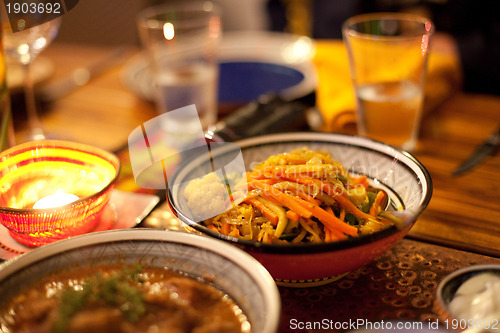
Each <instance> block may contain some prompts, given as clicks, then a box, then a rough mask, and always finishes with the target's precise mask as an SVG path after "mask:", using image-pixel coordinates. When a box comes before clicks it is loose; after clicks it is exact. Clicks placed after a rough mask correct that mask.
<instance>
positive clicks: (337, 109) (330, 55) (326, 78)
mask: <svg viewBox="0 0 500 333" xmlns="http://www.w3.org/2000/svg"><path fill="white" fill-rule="evenodd" d="M315 47H316V53H315V56H314V63H315V66H316V69H317V75H318V87H317V107H318V109H319V110H320V111H321V113H322V115H323V119H324V125H323V127H322V129H321V130H323V131H326V132H341V133H355V129H356V115H355V108H356V100H355V97H354V90H353V87H352V82H351V78H350V73H349V63H348V59H347V51H346V49H345V46H344V44H343V42H342V41H341V40H319V41H317V42H316V43H315ZM461 82H462V79H461V74H460V64H459V61H458V59H456V58H455V57H453V56H451V55H447V54H441V53H437V52H431V53H430V54H429V59H428V63H427V77H426V83H425V86H424V93H425V100H424V114H426V113H428V112H430V111H431V110H433V109H435V108H436V107H437V106H438V105H439V104H441V103H442V102H443V101H444V100H446V99H447V98H448V97H449V96H450V95H451V94H452V93H453V92H454V91H455V90H457V89H458V88H459V87H460V86H461Z"/></svg>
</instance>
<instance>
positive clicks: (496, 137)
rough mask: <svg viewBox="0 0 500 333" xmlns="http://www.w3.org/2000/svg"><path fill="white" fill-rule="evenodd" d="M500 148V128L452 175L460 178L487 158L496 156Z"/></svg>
mask: <svg viewBox="0 0 500 333" xmlns="http://www.w3.org/2000/svg"><path fill="white" fill-rule="evenodd" d="M499 147H500V127H499V128H498V129H497V130H496V131H495V132H494V133H493V134H491V135H490V136H489V137H488V139H486V141H485V142H484V143H482V144H481V145H479V146H478V147H477V148H476V150H475V151H474V152H473V153H472V154H471V155H470V156H469V157H468V158H467V159H466V160H465V161H463V162H462V163H461V164H460V165H459V166H458V167H457V168H456V169H455V170H453V172H452V175H453V176H458V175H460V174H463V173H464V172H466V171H468V170H470V169H472V168H474V167H475V166H477V165H478V164H479V163H481V162H482V161H483V160H484V159H485V158H486V157H488V156H492V155H495V154H496V153H497V151H498V148H499Z"/></svg>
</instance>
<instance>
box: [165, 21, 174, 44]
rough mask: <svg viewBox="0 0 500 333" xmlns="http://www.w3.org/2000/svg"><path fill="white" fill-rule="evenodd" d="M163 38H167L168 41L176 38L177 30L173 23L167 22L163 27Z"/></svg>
mask: <svg viewBox="0 0 500 333" xmlns="http://www.w3.org/2000/svg"><path fill="white" fill-rule="evenodd" d="M163 36H165V38H166V39H167V40H172V39H173V38H174V36H175V29H174V25H173V24H172V23H170V22H167V23H165V24H164V25H163Z"/></svg>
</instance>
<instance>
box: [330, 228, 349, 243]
mask: <svg viewBox="0 0 500 333" xmlns="http://www.w3.org/2000/svg"><path fill="white" fill-rule="evenodd" d="M325 230H328V231H329V232H330V237H331V238H332V239H335V240H342V239H347V236H346V235H345V234H344V233H343V232H341V231H339V230H337V229H332V228H330V227H329V226H325Z"/></svg>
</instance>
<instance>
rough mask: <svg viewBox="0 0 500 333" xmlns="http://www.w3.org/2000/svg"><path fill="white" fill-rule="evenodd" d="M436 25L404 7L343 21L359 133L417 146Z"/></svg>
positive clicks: (409, 147)
mask: <svg viewBox="0 0 500 333" xmlns="http://www.w3.org/2000/svg"><path fill="white" fill-rule="evenodd" d="M433 31H434V26H433V24H432V22H431V21H430V20H429V19H427V18H425V17H420V16H416V15H412V14H403V13H374V14H363V15H358V16H354V17H351V18H349V19H348V20H347V21H346V22H344V24H343V25H342V33H343V38H344V43H345V45H346V47H347V52H348V56H349V65H350V71H351V78H352V81H353V85H354V91H355V95H356V99H357V126H358V133H359V134H360V135H363V136H367V137H371V138H373V139H376V140H379V141H383V142H386V143H388V144H391V145H393V146H396V147H400V148H403V149H405V150H408V151H412V150H414V149H415V148H416V144H417V140H418V133H419V128H420V119H421V114H422V107H423V101H424V94H423V87H424V79H425V72H426V64H427V57H428V54H429V43H430V39H431V36H432V34H433Z"/></svg>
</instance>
